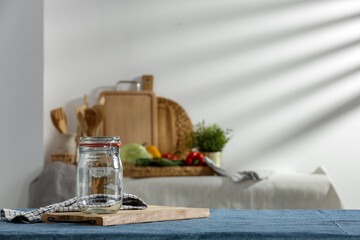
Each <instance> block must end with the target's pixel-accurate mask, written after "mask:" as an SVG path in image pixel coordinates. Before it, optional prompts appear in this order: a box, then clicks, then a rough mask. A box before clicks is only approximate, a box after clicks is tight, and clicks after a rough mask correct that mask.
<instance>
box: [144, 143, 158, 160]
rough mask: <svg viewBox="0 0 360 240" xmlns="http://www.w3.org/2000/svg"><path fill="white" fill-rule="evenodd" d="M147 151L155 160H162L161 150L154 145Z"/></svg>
mask: <svg viewBox="0 0 360 240" xmlns="http://www.w3.org/2000/svg"><path fill="white" fill-rule="evenodd" d="M146 151H148V152H149V153H150V154H151V155H152V156H153V158H161V153H160V151H159V149H157V147H156V146H154V145H150V146H148V147H147V148H146Z"/></svg>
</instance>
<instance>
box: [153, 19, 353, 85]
mask: <svg viewBox="0 0 360 240" xmlns="http://www.w3.org/2000/svg"><path fill="white" fill-rule="evenodd" d="M356 19H360V13H356V14H352V15H349V16H345V17H340V18H337V19H334V20H331V21H326V22H320V23H317V24H311V25H307V26H302V27H297V28H294V29H290V30H285V31H284V30H281V31H279V32H275V33H270V34H266V35H264V36H255V37H253V38H250V39H248V40H244V39H237V38H235V39H234V38H232V39H231V40H230V41H228V42H221V43H219V44H218V45H215V46H212V49H211V50H209V48H204V49H196V51H192V52H189V55H191V56H185V57H184V58H183V59H179V58H176V60H175V61H176V64H177V65H181V66H184V67H185V68H186V67H187V68H196V67H198V63H199V62H206V64H208V63H209V61H212V60H213V61H214V60H217V59H219V58H220V59H222V58H226V57H227V56H229V55H233V54H234V53H241V54H244V53H246V52H251V51H254V50H259V49H260V48H264V47H268V46H269V45H271V44H275V43H276V44H278V43H279V42H284V41H289V40H291V39H292V38H295V37H300V36H303V35H306V34H310V33H313V32H315V31H319V30H324V29H326V28H330V27H335V26H336V25H340V24H344V23H346V22H349V21H352V20H356ZM358 41H359V39H357V40H356V41H355V42H349V43H347V44H345V45H344V46H338V47H335V48H334V49H333V50H329V51H330V52H329V54H331V53H332V51H334V52H336V51H340V50H342V49H341V48H342V47H344V48H347V47H351V46H354V45H355V44H358V43H359V42H358ZM348 45H349V46H348ZM338 48H339V49H338ZM322 54H326V52H320V53H318V55H319V57H323V55H322ZM204 55H205V56H206V58H207V59H206V61H204V59H203V58H201V56H204ZM197 56H200V57H197ZM304 61H306V60H304ZM160 65H161V67H164V68H166V69H169V70H171V71H176V70H177V69H175V68H174V62H172V61H170V62H169V61H167V62H163V63H160ZM284 67H286V66H284ZM282 69H283V68H282ZM280 70H281V69H280ZM181 71H184V69H183V68H181ZM268 71H269V72H273V70H271V69H270V70H268ZM268 71H266V70H265V71H264V74H265V73H267V72H268ZM242 78H243V79H247V78H252V79H253V78H256V76H253V77H251V76H244V77H242ZM238 79H241V78H237V80H238ZM250 81H251V80H249V81H248V82H250Z"/></svg>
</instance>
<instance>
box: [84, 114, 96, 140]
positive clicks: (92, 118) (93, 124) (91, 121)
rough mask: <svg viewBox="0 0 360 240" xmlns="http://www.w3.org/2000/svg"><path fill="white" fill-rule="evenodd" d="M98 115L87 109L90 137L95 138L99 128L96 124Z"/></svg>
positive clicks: (86, 118) (86, 115)
mask: <svg viewBox="0 0 360 240" xmlns="http://www.w3.org/2000/svg"><path fill="white" fill-rule="evenodd" d="M96 118H97V113H96V111H95V110H94V109H93V108H87V109H85V121H86V124H87V126H88V135H89V136H95V134H96V133H95V131H96V127H97V123H96Z"/></svg>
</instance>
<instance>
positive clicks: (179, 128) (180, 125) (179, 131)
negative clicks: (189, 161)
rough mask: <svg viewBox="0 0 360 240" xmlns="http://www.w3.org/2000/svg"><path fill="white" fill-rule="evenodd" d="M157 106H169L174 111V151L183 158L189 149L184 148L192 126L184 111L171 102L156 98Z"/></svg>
mask: <svg viewBox="0 0 360 240" xmlns="http://www.w3.org/2000/svg"><path fill="white" fill-rule="evenodd" d="M157 102H158V104H162V105H168V106H171V107H172V109H173V110H174V115H175V131H176V135H177V142H176V149H174V151H176V150H178V151H179V152H181V153H180V157H181V158H185V157H186V155H187V153H188V152H189V150H190V149H189V148H188V147H186V146H185V142H186V140H187V137H188V135H189V134H190V133H191V132H193V125H192V123H191V120H190V118H189V116H188V115H187V114H186V112H185V110H184V109H183V108H182V107H181V106H180V105H179V104H178V103H176V102H174V101H173V100H170V99H167V98H163V97H157Z"/></svg>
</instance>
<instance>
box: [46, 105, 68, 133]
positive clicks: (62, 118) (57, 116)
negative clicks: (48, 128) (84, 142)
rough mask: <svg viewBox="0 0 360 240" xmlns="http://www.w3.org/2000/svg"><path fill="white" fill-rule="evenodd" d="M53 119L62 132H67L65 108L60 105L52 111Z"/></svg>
mask: <svg viewBox="0 0 360 240" xmlns="http://www.w3.org/2000/svg"><path fill="white" fill-rule="evenodd" d="M50 115H51V120H52V122H53V124H54V126H55V127H56V129H57V130H58V131H59V132H60V133H67V120H66V115H65V112H64V110H63V109H62V108H61V107H60V108H57V109H54V110H52V111H51V112H50Z"/></svg>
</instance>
